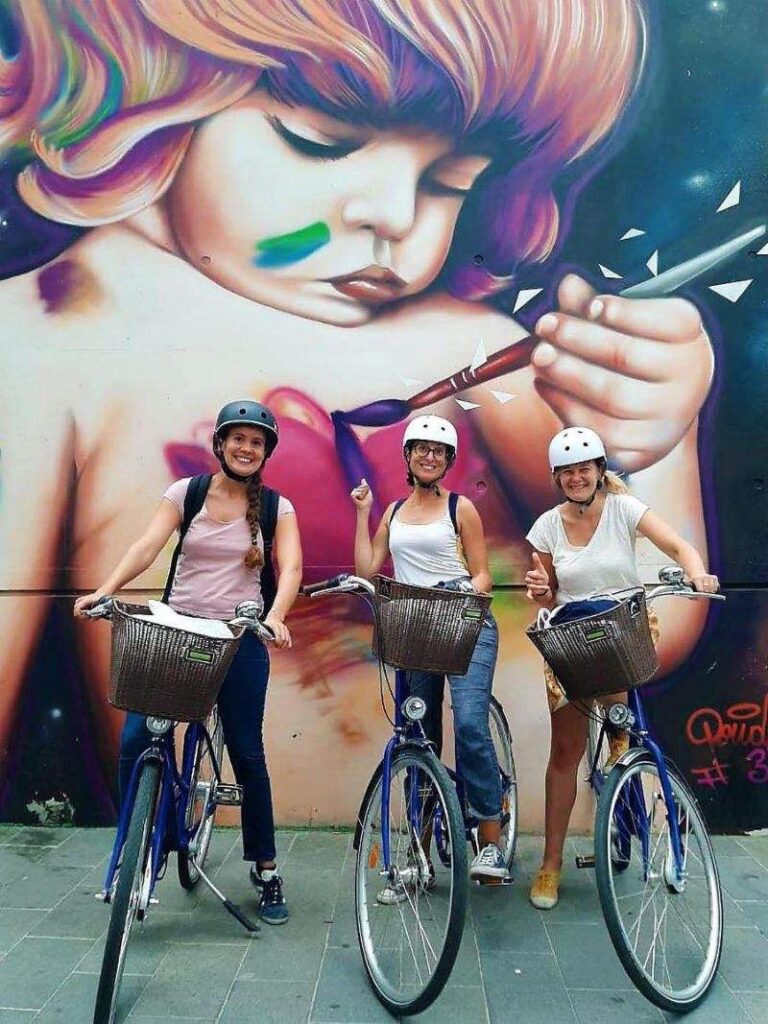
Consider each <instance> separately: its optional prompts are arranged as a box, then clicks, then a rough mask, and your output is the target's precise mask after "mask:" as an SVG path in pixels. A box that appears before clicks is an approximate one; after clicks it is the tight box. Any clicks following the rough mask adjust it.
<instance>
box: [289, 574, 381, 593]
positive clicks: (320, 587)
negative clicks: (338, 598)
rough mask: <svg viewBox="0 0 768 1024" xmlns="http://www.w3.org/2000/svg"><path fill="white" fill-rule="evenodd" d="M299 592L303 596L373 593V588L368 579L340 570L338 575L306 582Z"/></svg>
mask: <svg viewBox="0 0 768 1024" xmlns="http://www.w3.org/2000/svg"><path fill="white" fill-rule="evenodd" d="M299 593H300V594H303V595H304V596H305V597H320V596H321V595H325V594H359V595H362V594H365V595H372V594H374V593H375V588H374V586H373V584H372V583H371V581H370V580H366V579H363V577H362V576H352V575H350V574H349V573H345V572H342V573H340V574H339V575H338V576H332V577H331V578H330V579H329V580H321V581H320V582H319V583H308V584H306V586H303V587H301V589H300V590H299Z"/></svg>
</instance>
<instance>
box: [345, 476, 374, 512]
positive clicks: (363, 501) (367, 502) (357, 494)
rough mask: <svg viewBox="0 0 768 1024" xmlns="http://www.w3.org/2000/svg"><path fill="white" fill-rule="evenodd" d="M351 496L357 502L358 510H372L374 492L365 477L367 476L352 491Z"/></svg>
mask: <svg viewBox="0 0 768 1024" xmlns="http://www.w3.org/2000/svg"><path fill="white" fill-rule="evenodd" d="M350 497H351V498H352V501H353V502H354V503H355V506H356V507H357V509H358V511H360V512H370V511H371V507H372V506H373V492H372V491H371V488H370V487H369V486H368V482H367V480H366V479H365V477H363V479H362V480H361V481H360V483H359V484H358V485H357V487H355V488H354V489H353V490H352V491H350Z"/></svg>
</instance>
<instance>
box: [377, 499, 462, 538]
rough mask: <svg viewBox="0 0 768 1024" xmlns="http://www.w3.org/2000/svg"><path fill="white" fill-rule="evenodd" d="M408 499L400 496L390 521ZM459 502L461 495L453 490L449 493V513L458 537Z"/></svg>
mask: <svg viewBox="0 0 768 1024" xmlns="http://www.w3.org/2000/svg"><path fill="white" fill-rule="evenodd" d="M407 500H408V499H407V498H400V500H399V501H396V502H395V507H394V508H393V509H392V515H391V516H390V517H389V521H390V523H391V522H392V520H393V519H394V518H395V513H396V512H397V510H398V509H399V508H400V506H401V505H404V504H405V503H406V501H407ZM458 504H459V495H458V494H455V493H454V492H453V491H451V492H450V493H449V495H448V515H449V516H450V517H451V522H452V523H453V532H454V533H455V534H456V536H457V537H458V535H459V522H458V520H457V518H456V506H457V505H458Z"/></svg>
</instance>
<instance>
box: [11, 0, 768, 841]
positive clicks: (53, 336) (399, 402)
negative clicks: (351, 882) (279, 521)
mask: <svg viewBox="0 0 768 1024" xmlns="http://www.w3.org/2000/svg"><path fill="white" fill-rule="evenodd" d="M239 6H240V7H241V8H248V11H249V17H250V19H251V20H250V28H249V29H247V30H246V28H245V27H244V26H243V24H242V23H240V22H238V21H237V20H235V19H232V20H230V14H231V12H230V13H227V12H229V5H227V4H223V5H222V4H217V5H213V4H195V5H192V4H191V3H190V4H188V3H175V4H165V3H161V2H160V0H142V2H130V0H123V2H113V3H104V2H98V3H96V2H94V3H85V2H84V0H73V2H71V3H69V4H67V5H64V6H63V7H62V5H58V4H54V3H53V2H50V3H44V2H42V0H37V2H35V3H30V4H27V3H24V4H20V3H13V2H12V3H9V4H7V5H4V6H3V8H2V12H3V13H2V14H0V30H1V31H2V36H3V39H4V45H3V52H4V53H5V54H6V55H7V59H6V61H5V63H4V64H2V65H1V68H2V70H1V71H0V84H2V86H3V88H2V89H0V147H2V149H1V150H0V152H2V160H3V163H2V168H1V169H0V189H1V190H2V194H1V198H0V212H1V213H2V216H1V217H0V271H2V277H3V281H2V283H1V284H0V308H2V324H3V330H2V341H1V342H0V343H1V344H2V349H3V381H2V387H3V401H2V408H1V409H0V417H1V418H2V431H1V432H0V443H1V444H2V495H1V496H0V502H1V503H2V504H1V505H0V516H1V519H0V590H1V591H2V592H1V593H0V659H2V669H0V671H1V672H2V687H1V688H0V756H1V757H2V763H1V766H0V817H1V818H3V819H6V820H31V821H35V820H74V821H75V822H77V823H79V824H104V823H107V822H110V821H112V820H113V815H114V805H113V775H114V772H113V766H114V762H115V751H116V742H117V737H118V734H119V724H120V716H119V714H117V713H115V712H114V711H113V710H112V709H111V708H110V707H109V705H108V704H107V702H106V700H105V692H106V677H107V669H108V656H109V651H108V643H109V633H108V628H107V627H105V626H103V625H91V624H86V625H84V626H80V625H77V626H76V624H75V623H74V621H73V620H72V618H71V605H72V595H73V594H74V593H75V592H78V591H79V592H87V591H89V590H91V589H93V588H94V587H96V586H97V585H98V584H99V583H100V582H101V580H102V579H104V577H105V576H106V574H107V572H108V571H109V570H110V569H111V567H112V565H113V564H114V563H115V561H116V560H117V559H118V557H119V556H120V555H121V553H122V552H123V551H124V550H125V548H126V547H127V545H128V544H129V543H130V542H131V540H132V539H133V538H134V537H135V536H136V535H137V533H138V532H139V531H140V530H141V529H142V527H143V524H144V523H146V521H147V520H148V518H149V516H150V515H151V514H152V511H153V509H154V508H155V507H156V504H157V502H158V499H159V497H160V496H161V495H162V493H163V491H164V490H165V488H166V487H167V486H168V485H169V484H170V483H171V482H172V481H173V480H175V479H177V478H179V477H183V476H189V475H191V474H193V473H196V472H200V471H203V470H205V469H208V468H211V467H212V466H213V468H215V464H213V462H212V456H211V454H210V434H211V426H212V420H213V417H214V416H215V412H216V410H217V408H218V407H219V406H220V405H221V404H223V403H224V402H225V401H227V400H230V399H232V398H235V397H243V396H246V395H248V396H253V397H256V398H259V399H260V400H263V401H266V402H268V403H269V404H270V405H271V406H272V408H273V409H274V411H275V412H276V414H277V415H278V417H279V419H280V424H281V443H280V448H279V450H278V454H277V455H276V456H275V457H274V459H273V460H272V462H271V464H270V466H269V469H268V473H267V480H268V482H269V483H271V484H272V486H275V487H277V488H279V489H280V490H281V491H283V492H284V493H285V494H287V495H288V496H289V497H291V499H292V500H293V501H294V503H295V505H296V508H297V512H298V516H299V521H300V524H301V530H302V537H303V544H304V553H305V562H306V568H307V573H306V575H307V578H308V579H320V578H323V577H324V576H326V575H329V574H331V573H334V572H337V571H339V570H341V569H344V568H348V567H349V566H350V560H351V553H352V537H353V529H354V512H353V509H352V506H351V502H350V500H349V498H348V496H347V495H348V491H349V488H350V486H351V485H352V484H354V483H356V482H357V480H358V479H359V478H360V476H362V475H365V476H366V478H367V479H368V481H369V482H371V484H372V486H373V488H374V492H375V495H376V499H377V510H378V511H380V510H381V509H382V508H384V507H385V506H386V504H387V503H388V502H389V501H391V500H393V499H394V498H395V497H397V496H399V495H402V494H403V493H405V487H404V481H403V475H404V473H403V466H402V463H401V461H400V450H399V449H400V442H399V439H400V437H401V432H402V429H403V424H404V421H405V420H406V419H407V417H408V416H409V415H411V414H412V413H413V412H414V411H415V409H416V408H417V407H419V406H418V403H417V402H416V401H414V396H417V395H419V394H420V393H421V392H423V391H424V390H425V389H427V388H429V387H430V386H431V385H432V384H434V383H435V382H438V381H442V380H443V379H445V378H449V379H452V380H453V381H454V383H455V381H456V374H457V371H459V370H460V369H461V368H463V367H467V366H469V365H470V364H471V365H472V366H473V367H474V368H479V372H480V376H481V377H482V376H483V375H485V376H486V377H487V378H488V379H487V380H486V381H485V382H484V383H481V384H479V385H476V386H474V387H471V388H464V389H463V390H457V391H454V392H453V393H450V392H451V388H450V387H448V388H444V389H443V390H442V392H441V391H438V392H437V393H434V394H433V395H432V396H431V398H432V401H431V402H429V403H428V404H427V405H425V406H423V407H424V408H427V409H429V411H436V412H439V413H441V414H444V415H449V416H450V417H451V418H452V419H453V420H454V422H455V423H456V425H457V428H458V430H459V434H460V453H459V458H458V461H457V464H456V466H455V467H454V469H453V470H452V472H451V475H450V477H449V480H448V482H449V484H450V486H451V487H452V488H453V489H455V490H460V491H462V492H463V493H465V494H467V495H468V496H469V497H470V498H471V499H472V500H473V501H474V502H475V503H476V505H477V507H478V509H479V510H480V513H481V516H482V518H483V522H484V525H485V529H486V533H487V535H488V539H489V545H490V550H491V557H492V568H493V574H494V579H495V582H496V584H497V596H496V599H495V608H496V611H497V617H498V620H499V624H500V629H501V636H502V650H501V657H500V662H499V667H498V671H497V682H496V692H497V694H498V695H499V697H500V699H501V700H502V701H503V703H504V705H505V707H506V709H507V714H508V717H509V719H510V722H511V723H512V729H513V732H514V737H515V744H516V748H515V749H516V758H517V763H518V772H519V775H520V780H521V797H522V810H523V825H524V827H527V828H532V829H537V828H539V827H540V826H541V823H542V799H543V771H544V765H545V762H546V753H547V749H548V714H547V708H546V702H545V696H544V690H543V685H542V682H541V668H540V662H539V659H538V656H537V655H536V653H535V652H534V650H533V648H532V647H530V645H529V644H528V641H527V640H526V638H525V636H524V633H523V629H524V626H525V625H526V624H527V623H528V622H529V621H530V619H531V606H530V605H529V604H527V603H526V601H525V599H524V597H523V595H522V592H521V590H520V586H519V585H520V581H521V578H522V574H523V573H524V571H525V568H526V566H527V561H528V549H527V546H526V544H525V541H524V537H525V533H526V531H527V529H528V528H529V526H530V524H531V523H532V522H533V520H534V519H535V517H536V516H537V515H538V514H540V513H541V512H542V511H544V510H545V509H546V508H548V507H549V506H550V505H551V504H552V503H553V502H554V501H555V500H556V495H555V492H554V491H553V489H552V487H551V483H550V480H549V475H548V467H547V464H546V447H547V443H548V440H549V438H550V436H551V435H552V434H553V433H554V432H555V430H557V429H558V428H559V426H560V424H561V422H562V421H565V422H568V423H581V424H584V425H587V426H592V427H594V428H595V429H597V430H598V431H599V432H600V433H601V434H602V435H603V437H604V439H605V441H606V444H607V446H608V448H609V451H610V452H611V454H612V459H613V462H614V464H615V466H616V467H617V468H619V469H622V470H624V471H625V472H626V473H627V474H628V482H629V483H630V486H631V488H632V490H633V491H634V492H635V493H636V494H638V495H639V496H640V497H642V498H644V499H645V500H647V501H648V502H649V503H650V504H651V505H652V506H653V507H654V509H655V510H656V511H657V512H659V513H660V514H661V515H663V516H664V518H666V519H667V520H668V521H669V522H670V523H671V524H672V525H673V526H674V527H675V528H676V529H677V530H679V531H680V532H682V533H683V534H684V535H685V536H686V537H688V538H689V539H691V540H693V541H694V542H695V543H696V544H697V545H698V546H699V547H700V548H701V549H702V550H707V551H708V557H709V561H710V564H711V566H712V568H713V571H717V572H718V573H719V574H720V576H721V579H722V581H723V586H724V589H725V592H726V593H727V595H728V598H729V600H728V602H727V604H726V605H725V606H723V607H718V608H713V609H712V610H711V613H710V614H709V615H705V614H703V613H702V610H701V608H700V606H699V605H693V604H688V603H686V602H667V606H665V607H664V608H663V609H662V629H663V641H662V645H663V646H662V659H663V663H664V666H665V670H664V674H663V676H662V678H660V679H659V680H658V681H657V682H655V683H654V684H653V685H652V686H651V687H649V688H648V693H649V698H650V700H649V706H650V712H651V716H652V719H653V723H654V726H655V728H656V729H657V731H658V733H659V734H660V736H661V737H662V738H663V740H664V741H665V743H667V744H668V746H669V750H670V752H671V754H672V755H673V757H674V758H675V760H676V761H677V762H678V763H679V764H680V765H681V766H682V768H683V770H684V772H685V774H686V775H687V777H688V779H689V781H690V782H691V784H692V785H693V787H694V789H695V790H696V792H697V795H698V796H699V797H700V799H701V800H702V802H703V804H704V807H705V809H706V812H707V814H708V816H709V819H710V821H711V823H712V825H713V827H715V828H717V829H720V830H744V829H752V828H759V827H762V826H764V825H765V824H766V819H768V735H766V717H767V716H768V688H766V671H765V670H766V622H768V606H766V601H765V597H764V581H765V579H766V551H767V550H768V545H766V539H767V538H768V535H767V534H766V527H765V523H766V476H765V473H766V471H765V456H766V432H765V429H764V427H763V424H762V421H761V417H762V415H763V412H764V410H765V408H766V374H765V320H764V312H765V294H766V292H765V267H766V264H768V259H766V256H765V252H764V251H763V249H765V238H763V239H762V240H760V241H757V242H755V243H753V244H752V245H751V246H750V247H749V248H747V249H743V250H742V251H741V252H740V253H738V254H737V255H736V256H734V257H733V258H732V259H730V261H728V262H726V263H723V264H721V265H720V266H718V267H716V268H714V269H711V270H710V271H709V272H708V273H707V274H705V275H703V276H700V277H698V278H697V279H696V280H695V281H691V282H690V283H689V284H687V285H686V286H685V287H683V288H681V289H680V290H679V291H678V293H677V295H676V296H675V297H674V298H669V299H663V300H662V299H636V300H633V301H630V300H623V301H621V302H618V303H614V305H611V304H610V303H609V304H608V305H607V306H606V308H605V312H604V313H603V314H602V315H598V317H597V319H591V318H590V314H589V312H588V310H589V307H590V303H591V300H592V298H593V296H594V295H595V294H601V295H603V296H605V295H613V294H615V293H616V292H618V291H619V290H620V289H622V288H624V287H626V286H628V285H630V284H634V283H636V282H638V281H641V280H646V279H650V278H651V277H653V276H654V275H656V274H657V273H659V272H663V271H665V270H667V269H669V268H670V267H671V266H673V265H675V264H677V263H679V262H681V261H683V260H685V259H688V258H690V257H692V256H694V255H696V254H698V253H700V252H703V251H705V250H707V249H709V248H711V247H713V246H715V245H718V244H720V243H721V242H723V241H725V240H727V239H729V238H731V237H733V236H735V235H736V234H739V233H740V232H743V231H744V230H746V229H747V228H750V227H752V226H754V225H755V224H756V223H761V220H760V218H763V219H765V218H766V216H768V204H767V203H766V195H765V157H766V152H765V141H764V140H765V138H766V128H767V127H768V126H767V125H766V123H765V113H764V110H765V95H766V56H767V55H768V43H766V41H765V33H764V31H762V29H763V19H762V13H763V12H762V8H763V5H762V4H761V3H759V2H757V0H745V2H740V3H739V4H736V3H733V2H726V0H711V2H699V0H697V2H694V0H674V2H668V3H665V4H650V5H646V4H640V3H634V2H631V0H610V2H608V0H604V2H602V3H600V2H594V0H590V2H586V0H584V2H583V3H581V2H578V0H537V2H536V3H535V4H533V3H524V2H522V0H492V2H491V0H488V2H487V3H483V2H481V0H473V2H465V3H459V2H449V0H443V2H438V3H434V4H431V5H429V6H428V7H427V5H421V4H413V5H408V7H407V10H408V12H410V13H409V15H408V16H406V14H405V13H404V5H397V4H395V5H390V4H389V3H387V2H386V0H377V2H373V0H349V2H348V3H346V4H343V3H341V0H338V2H336V0H307V2H306V3H305V4H304V5H303V8H302V9H303V11H304V14H303V16H302V15H300V13H297V9H296V8H295V7H292V6H290V5H284V4H282V3H279V2H277V0H274V2H270V3H267V2H266V0H263V2H261V0H252V2H251V3H250V4H248V5H242V4H241V5H239ZM582 9H583V17H584V18H585V19H586V20H584V21H582V20H581V17H580V15H579V12H580V11H582ZM22 11H23V12H24V16H25V18H26V21H23V20H22V16H21V15H22ZM216 12H218V13H216ZM350 12H351V13H350ZM430 12H431V13H430ZM345 19H346V20H345ZM766 251H768V250H766ZM371 265H373V266H376V267H378V268H384V269H385V270H389V271H390V274H389V275H386V274H385V275H384V278H385V279H384V280H383V281H382V280H381V277H382V275H381V273H379V279H378V281H377V282H373V283H372V280H371V278H370V276H369V278H362V279H361V278H359V277H356V276H355V275H358V274H360V273H362V272H363V271H364V268H366V267H370V266H371ZM350 275H351V276H350ZM373 276H374V277H375V272H374V275H373ZM549 311H557V312H558V315H559V319H558V321H557V328H556V331H555V333H554V334H550V335H548V336H546V342H547V343H545V344H542V345H540V346H539V348H538V349H537V351H536V353H535V354H534V357H533V365H531V364H530V346H528V347H527V348H526V346H525V344H523V345H521V346H520V347H518V348H517V349H515V350H513V352H512V353H510V354H509V356H508V358H507V360H506V362H504V361H502V362H501V364H499V361H498V360H495V359H494V358H493V357H494V355H495V354H497V353H498V352H500V351H502V350H505V349H507V348H508V347H510V346H512V345H514V344H516V343H518V342H520V341H521V339H524V338H525V336H526V335H528V334H529V333H530V332H531V331H532V330H533V329H534V327H535V326H536V325H537V323H538V324H539V327H538V331H539V334H540V336H542V337H544V336H545V335H546V330H545V325H544V324H541V323H540V322H539V318H540V317H541V316H543V315H544V314H545V313H547V312H549ZM761 314H763V317H762V318H761ZM702 325H703V326H702ZM520 353H527V354H524V355H522V356H520ZM518 364H519V365H518ZM490 368H493V370H494V372H491V369H490ZM168 555H169V551H166V552H165V553H164V556H163V558H162V559H160V560H159V562H158V564H157V565H156V566H155V567H154V568H152V569H151V570H149V571H148V572H147V573H145V574H144V575H143V576H142V577H141V578H140V579H138V580H137V581H136V582H135V584H134V587H135V588H136V589H135V590H134V591H133V596H135V597H136V598H143V597H145V596H147V595H148V594H151V593H152V592H153V591H154V590H156V589H157V588H159V587H161V586H162V583H163V580H164V572H165V566H166V565H167V561H168ZM640 556H641V564H642V567H643V575H644V578H645V579H646V581H648V582H652V581H653V580H654V579H655V576H656V573H657V570H658V568H659V566H660V565H662V564H664V563H666V562H667V561H668V559H667V558H665V557H664V556H663V555H661V554H660V553H658V552H655V551H652V550H650V549H649V548H647V547H645V546H643V545H641V547H640ZM290 625H291V628H292V630H293V634H294V640H295V645H294V649H293V650H292V651H291V652H290V653H288V654H276V655H275V656H274V659H273V675H272V682H271V684H270V697H269V707H268V716H267V725H266V730H267V737H268V753H269V757H270V763H271V770H272V776H273V780H274V785H275V792H276V803H277V808H278V815H279V817H280V819H281V820H282V821H291V822H299V823H302V824H306V823H309V822H338V821H349V820H350V819H351V818H353V817H354V813H355V810H356V802H357V800H358V798H359V795H360V793H361V791H362V788H363V784H364V781H365V779H366V778H367V776H368V774H369V773H370V771H371V768H372V766H373V764H374V763H375V760H376V757H377V750H378V749H379V748H380V745H381V742H382V740H383V737H384V736H385V734H386V728H385V727H386V722H385V720H384V717H383V715H382V714H381V710H380V703H379V691H378V682H377V676H376V671H375V669H374V666H373V665H372V664H371V661H370V656H369V633H370V630H369V625H368V623H367V621H366V618H365V614H364V613H363V611H362V610H361V609H360V608H355V607H352V606H351V605H350V604H348V603H344V602H343V601H342V600H335V601H334V602H333V603H327V604H324V605H318V604H311V605H310V604H308V603H306V602H299V603H298V604H297V606H296V608H295V611H294V613H293V615H292V618H291V623H290ZM590 813H591V809H590V801H589V799H588V797H587V796H586V795H583V796H582V798H581V800H580V804H579V809H578V813H577V817H576V824H577V825H580V826H584V825H586V824H587V823H588V821H589V815H590Z"/></svg>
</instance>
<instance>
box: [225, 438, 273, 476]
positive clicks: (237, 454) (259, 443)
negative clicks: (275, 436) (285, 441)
mask: <svg viewBox="0 0 768 1024" xmlns="http://www.w3.org/2000/svg"><path fill="white" fill-rule="evenodd" d="M266 438H267V435H266V433H265V432H264V431H263V430H262V429H261V427H247V426H235V427H231V428H230V429H229V431H228V432H227V434H226V436H225V437H224V438H223V439H222V442H221V454H222V457H223V458H224V461H225V462H226V464H227V466H228V468H229V469H231V470H232V472H233V473H237V474H238V475H239V476H244V477H249V476H251V475H252V474H253V473H257V472H258V471H259V469H261V467H262V466H263V465H264V459H265V457H266V454H267V448H266Z"/></svg>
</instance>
